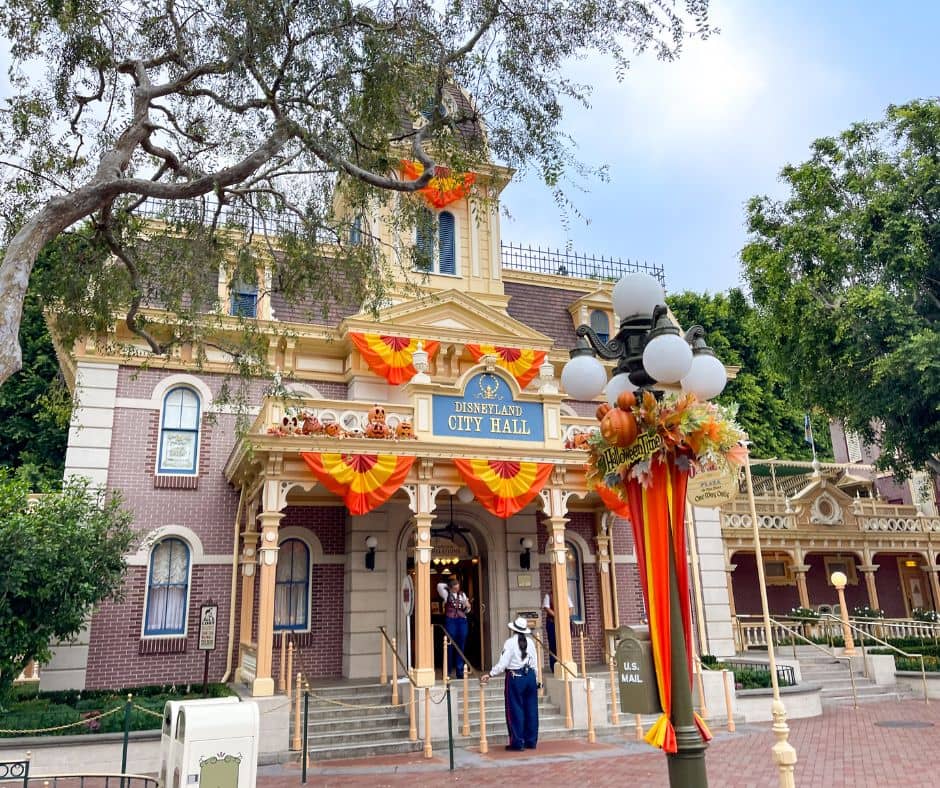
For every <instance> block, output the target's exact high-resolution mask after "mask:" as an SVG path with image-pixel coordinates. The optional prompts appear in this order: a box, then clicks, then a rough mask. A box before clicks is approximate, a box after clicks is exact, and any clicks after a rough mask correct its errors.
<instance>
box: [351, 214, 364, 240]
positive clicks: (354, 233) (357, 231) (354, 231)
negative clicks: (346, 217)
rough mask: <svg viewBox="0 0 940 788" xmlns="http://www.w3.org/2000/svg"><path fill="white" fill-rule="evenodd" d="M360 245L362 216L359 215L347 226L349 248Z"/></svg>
mask: <svg viewBox="0 0 940 788" xmlns="http://www.w3.org/2000/svg"><path fill="white" fill-rule="evenodd" d="M361 243H362V214H359V215H358V216H357V217H356V218H355V219H353V220H352V224H351V225H350V226H349V244H350V246H359V244H361Z"/></svg>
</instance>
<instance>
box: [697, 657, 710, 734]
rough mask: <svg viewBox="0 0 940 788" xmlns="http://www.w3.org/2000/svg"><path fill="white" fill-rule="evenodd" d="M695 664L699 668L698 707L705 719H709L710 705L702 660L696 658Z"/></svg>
mask: <svg viewBox="0 0 940 788" xmlns="http://www.w3.org/2000/svg"><path fill="white" fill-rule="evenodd" d="M695 666H696V667H697V668H698V707H699V713H700V714H701V715H702V719H703V720H707V719H708V706H707V705H706V703H705V682H704V681H703V680H702V673H703V669H702V660H701V659H699V658H698V657H696V658H695Z"/></svg>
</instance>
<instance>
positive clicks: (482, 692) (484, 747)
mask: <svg viewBox="0 0 940 788" xmlns="http://www.w3.org/2000/svg"><path fill="white" fill-rule="evenodd" d="M489 751H490V745H489V742H487V740H486V684H484V683H483V682H482V681H481V682H480V752H481V753H482V754H483V755H486V753H488V752H489Z"/></svg>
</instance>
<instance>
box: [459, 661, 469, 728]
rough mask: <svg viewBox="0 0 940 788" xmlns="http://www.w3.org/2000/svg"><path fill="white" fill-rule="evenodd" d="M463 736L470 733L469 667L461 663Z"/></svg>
mask: <svg viewBox="0 0 940 788" xmlns="http://www.w3.org/2000/svg"><path fill="white" fill-rule="evenodd" d="M460 733H461V735H463V736H469V735H470V669H469V668H468V667H467V663H466V662H464V663H463V730H462V731H461V732H460Z"/></svg>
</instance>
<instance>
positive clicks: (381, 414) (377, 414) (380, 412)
mask: <svg viewBox="0 0 940 788" xmlns="http://www.w3.org/2000/svg"><path fill="white" fill-rule="evenodd" d="M368 419H369V423H370V424H385V408H383V407H382V406H381V405H374V406H373V407H372V410H370V411H369V416H368Z"/></svg>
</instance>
